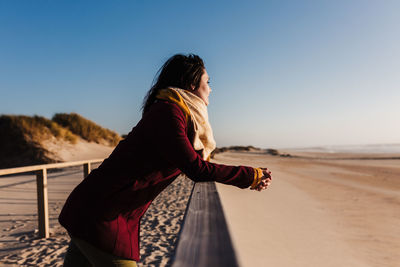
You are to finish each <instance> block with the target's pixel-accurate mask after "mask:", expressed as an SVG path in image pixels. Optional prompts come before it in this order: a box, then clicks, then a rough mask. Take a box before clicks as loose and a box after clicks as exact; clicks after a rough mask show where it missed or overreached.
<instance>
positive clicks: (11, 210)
mask: <svg viewBox="0 0 400 267" xmlns="http://www.w3.org/2000/svg"><path fill="white" fill-rule="evenodd" d="M81 180H82V169H80V168H75V169H74V170H68V171H63V172H59V173H52V174H49V175H48V185H49V189H48V190H49V212H50V238H48V239H38V238H37V215H36V191H35V190H36V189H35V186H36V182H35V177H34V176H32V175H26V176H18V177H6V178H4V177H1V178H0V194H1V198H0V216H1V217H0V218H1V219H0V228H1V229H2V230H1V232H0V266H62V263H63V258H64V255H65V253H66V250H67V247H68V243H69V240H70V239H69V237H68V235H67V233H66V231H65V230H64V228H63V227H62V226H60V225H59V224H58V222H57V217H58V214H59V213H60V210H61V208H62V205H63V204H64V202H65V199H66V198H67V196H68V194H69V192H70V191H71V190H72V189H73V188H74V186H75V185H77V184H78V183H79V182H80V181H81ZM192 187H193V182H192V181H191V180H189V179H188V178H185V177H183V176H179V177H178V178H177V179H176V180H175V181H174V182H173V183H172V184H171V185H170V186H168V187H167V188H166V190H164V191H163V192H162V193H161V194H160V195H159V196H158V197H157V198H156V199H155V200H154V201H153V203H152V205H151V206H150V207H149V210H148V211H147V212H146V214H145V215H144V216H143V218H142V221H141V247H140V248H141V249H140V252H141V255H142V262H141V263H140V264H139V266H168V265H170V264H171V257H172V255H173V251H174V248H175V246H176V241H177V236H178V233H179V231H180V228H181V225H182V220H183V216H184V213H185V210H186V206H187V202H188V200H189V196H190V192H191V189H192Z"/></svg>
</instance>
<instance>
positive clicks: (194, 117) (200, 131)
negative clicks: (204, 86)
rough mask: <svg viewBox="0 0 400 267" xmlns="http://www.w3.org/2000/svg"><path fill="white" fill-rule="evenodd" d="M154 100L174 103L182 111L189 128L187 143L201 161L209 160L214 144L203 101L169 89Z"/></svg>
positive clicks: (191, 95)
mask: <svg viewBox="0 0 400 267" xmlns="http://www.w3.org/2000/svg"><path fill="white" fill-rule="evenodd" d="M156 98H158V99H163V100H167V101H170V102H173V103H176V104H177V105H178V106H179V107H180V108H181V109H182V111H183V113H184V114H185V117H186V121H187V124H188V128H189V129H188V130H189V131H188V134H189V135H188V138H189V141H190V142H191V143H192V145H193V148H194V150H196V151H197V152H199V153H200V155H201V156H202V158H203V160H209V159H210V155H211V152H212V151H213V150H214V149H215V147H216V143H215V140H214V136H213V132H212V129H211V125H210V123H209V121H208V112H207V106H206V104H205V103H204V101H203V100H202V99H201V98H200V97H198V96H197V95H195V94H193V93H191V92H189V91H187V90H184V89H180V88H171V87H170V88H167V89H162V90H160V92H159V93H158V95H157V96H156Z"/></svg>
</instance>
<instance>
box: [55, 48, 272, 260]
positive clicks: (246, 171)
mask: <svg viewBox="0 0 400 267" xmlns="http://www.w3.org/2000/svg"><path fill="white" fill-rule="evenodd" d="M208 83H209V77H208V74H207V71H206V69H205V67H204V63H203V60H202V59H201V58H200V57H199V56H197V55H187V56H186V55H175V56H173V57H171V58H170V59H169V60H168V61H167V62H166V63H165V64H164V65H163V66H162V68H161V69H160V71H159V75H158V79H157V80H156V83H155V84H154V85H153V86H152V88H151V89H150V91H149V92H148V94H147V96H146V98H145V100H144V103H143V115H142V119H141V120H140V121H139V123H138V124H137V125H136V127H134V128H133V129H132V131H131V132H130V133H129V134H128V136H127V137H126V138H125V139H124V140H122V141H121V142H120V143H119V144H118V146H117V147H116V148H115V150H114V151H113V152H112V153H111V155H110V156H109V157H108V158H107V159H106V160H104V162H103V163H102V164H101V165H100V167H99V168H97V169H95V170H93V171H92V172H91V173H90V174H89V176H88V177H87V178H86V179H85V180H83V181H82V182H81V183H80V184H79V185H78V186H77V187H76V188H75V189H74V190H73V191H72V193H71V195H70V196H69V197H68V199H67V201H66V203H65V205H64V207H63V209H62V211H61V214H60V217H59V221H60V223H61V225H63V226H64V227H65V228H66V229H67V230H68V232H69V234H70V236H71V243H70V247H69V248H68V251H67V254H66V257H65V262H64V266H91V265H94V266H136V261H138V260H139V258H140V257H139V222H140V218H141V217H142V215H143V214H144V213H145V211H146V210H147V208H148V207H149V205H150V203H151V201H152V200H153V199H154V198H155V197H156V196H157V195H158V194H159V193H160V192H161V191H162V190H164V189H165V188H166V187H167V186H168V185H169V184H170V183H171V182H173V181H174V180H175V178H176V177H177V176H178V175H179V174H181V173H184V174H186V175H187V176H188V177H189V178H190V179H192V180H193V181H195V182H201V181H217V182H220V183H224V184H230V185H235V186H237V187H240V188H248V187H250V189H253V190H258V191H261V190H263V189H266V188H267V187H268V185H269V183H270V180H271V173H270V171H268V170H267V169H260V168H252V167H245V166H226V165H221V164H215V163H210V162H209V161H208V160H209V157H210V154H211V152H212V151H213V150H214V148H215V141H214V137H213V134H212V130H211V127H210V124H209V122H208V114H207V105H208V96H209V94H210V92H211V89H210V87H209V85H208Z"/></svg>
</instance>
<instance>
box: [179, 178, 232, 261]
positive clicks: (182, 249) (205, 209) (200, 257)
mask: <svg viewBox="0 0 400 267" xmlns="http://www.w3.org/2000/svg"><path fill="white" fill-rule="evenodd" d="M189 266H190V267H194V266H219V267H224V266H227V267H237V266H239V264H238V262H237V259H236V255H235V251H234V248H233V245H232V241H231V238H230V235H229V231H228V226H227V224H226V221H225V216H224V212H223V209H222V205H221V201H220V199H219V195H218V192H217V188H216V186H215V182H201V183H195V185H194V187H193V190H192V194H191V196H190V200H189V204H188V207H187V209H186V213H185V218H184V222H183V226H182V229H181V232H180V234H179V237H178V245H177V248H176V251H175V256H174V260H173V264H172V267H189Z"/></svg>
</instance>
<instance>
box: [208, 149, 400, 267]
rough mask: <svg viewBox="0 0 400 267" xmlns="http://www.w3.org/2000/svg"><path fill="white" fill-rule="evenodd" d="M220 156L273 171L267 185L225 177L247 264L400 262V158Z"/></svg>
mask: <svg viewBox="0 0 400 267" xmlns="http://www.w3.org/2000/svg"><path fill="white" fill-rule="evenodd" d="M292 153H293V152H292ZM308 156H309V155H308ZM312 156H313V157H316V158H318V157H325V156H327V155H321V154H318V153H317V154H313V155H312ZM331 156H332V155H331ZM342 156H343V155H342ZM346 156H348V157H351V158H352V156H351V155H346ZM363 156H367V157H368V155H365V154H364V155H363ZM381 156H382V155H381ZM397 156H398V155H397ZM333 157H334V158H338V157H336V156H333ZM215 161H216V162H220V163H225V164H235V165H239V164H245V165H250V166H254V167H260V166H263V167H268V168H270V169H271V170H272V172H273V183H272V185H271V187H270V188H269V189H268V190H266V191H263V192H255V191H251V190H240V189H237V188H235V187H232V186H226V185H222V184H217V188H218V191H219V194H220V197H221V201H222V205H223V207H224V212H225V216H226V218H227V222H228V227H229V229H230V232H231V237H232V239H233V242H234V247H235V250H236V252H237V256H238V258H239V261H240V263H241V266H393V267H394V266H400V265H399V263H400V212H399V211H400V160H349V159H347V160H333V159H324V160H318V159H301V158H281V157H273V156H268V155H263V154H261V153H240V152H228V153H223V154H218V155H217V156H216V159H215Z"/></svg>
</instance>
